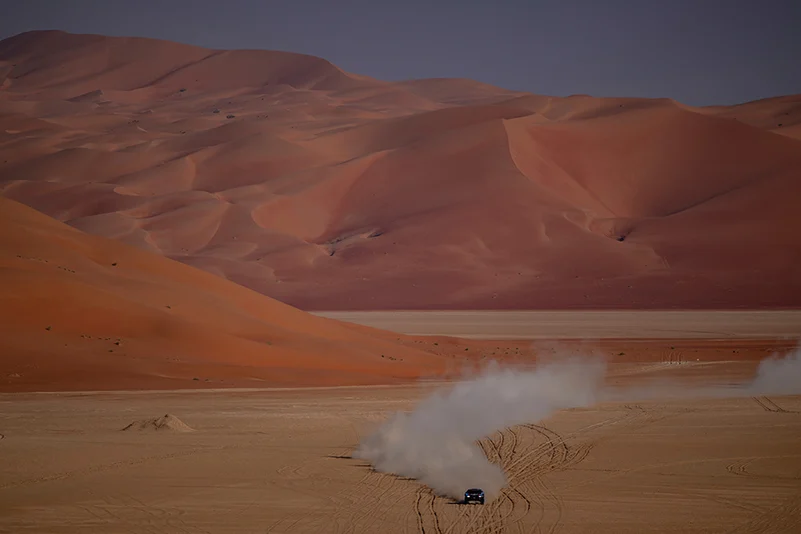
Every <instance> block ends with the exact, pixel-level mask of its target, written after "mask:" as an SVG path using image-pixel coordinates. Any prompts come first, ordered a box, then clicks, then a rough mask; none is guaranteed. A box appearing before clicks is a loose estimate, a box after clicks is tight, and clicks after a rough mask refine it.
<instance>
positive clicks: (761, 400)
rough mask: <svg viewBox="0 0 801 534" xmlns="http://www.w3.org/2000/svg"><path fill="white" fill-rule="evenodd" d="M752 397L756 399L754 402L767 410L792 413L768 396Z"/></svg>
mask: <svg viewBox="0 0 801 534" xmlns="http://www.w3.org/2000/svg"><path fill="white" fill-rule="evenodd" d="M751 398H752V399H753V400H754V402H756V403H757V404H759V406H761V407H762V409H763V410H765V411H766V412H774V413H790V412H789V411H788V410H785V409H784V408H782V407H781V406H779V405H778V404H776V403H775V402H773V400H772V399H770V398H768V397H764V396H762V397H751Z"/></svg>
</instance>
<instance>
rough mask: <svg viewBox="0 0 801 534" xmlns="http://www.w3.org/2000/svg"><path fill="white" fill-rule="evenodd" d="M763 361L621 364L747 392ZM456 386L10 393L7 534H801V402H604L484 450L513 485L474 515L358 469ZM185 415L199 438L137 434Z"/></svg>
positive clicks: (628, 369) (493, 440) (4, 495)
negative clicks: (406, 419)
mask: <svg viewBox="0 0 801 534" xmlns="http://www.w3.org/2000/svg"><path fill="white" fill-rule="evenodd" d="M754 367H755V366H754V364H753V362H747V361H746V362H733V361H718V362H707V363H703V364H702V363H695V364H691V363H686V364H683V365H671V364H668V363H655V364H654V363H651V364H642V363H640V364H626V363H620V364H612V365H610V368H609V373H608V380H610V381H611V382H619V383H626V384H632V383H637V382H638V381H643V380H646V379H653V378H670V379H671V380H676V381H678V382H681V383H684V384H692V383H695V384H697V383H699V381H702V382H704V383H738V382H740V381H744V380H747V378H748V377H749V376H750V375H751V374H752V373H753V369H754ZM438 387H444V384H441V383H421V384H417V385H407V386H361V387H333V388H297V389H268V390H206V391H149V392H132V391H128V392H84V393H41V394H14V395H9V394H4V395H2V396H0V405H2V411H1V413H2V415H1V416H0V425H2V427H1V430H2V432H3V434H4V439H3V440H2V441H0V447H2V458H3V461H2V463H0V480H2V483H0V503H2V504H0V529H2V530H3V531H6V532H54V533H56V532H59V533H60V532H64V533H78V532H97V533H116V532H153V533H156V532H158V533H166V532H170V533H171V532H176V533H178V532H275V533H279V532H337V533H339V532H388V533H389V532H429V533H437V532H442V533H444V532H452V533H456V532H565V533H573V532H627V533H628V532H631V533H635V532H743V533H746V532H748V533H751V532H777V533H778V532H787V533H789V532H795V531H797V529H798V527H799V524H801V508H800V507H801V484H800V483H799V481H800V480H801V449H799V447H798V443H799V435H801V396H772V397H753V398H752V397H740V398H730V399H704V398H700V399H699V398H693V397H692V395H690V396H688V397H687V398H678V399H677V398H673V399H666V400H659V399H656V400H654V399H646V400H644V401H641V402H626V403H618V402H604V403H600V404H598V405H595V406H592V407H588V408H576V409H569V410H564V411H560V412H558V413H556V414H554V415H553V416H551V417H549V418H547V419H545V420H541V421H532V422H531V423H530V424H522V425H516V426H513V427H511V428H507V429H504V430H502V431H499V432H495V433H493V434H492V435H491V436H489V437H487V438H485V439H482V440H481V441H480V444H481V447H482V449H483V450H484V451H485V453H486V455H487V458H488V459H489V460H490V461H492V462H495V463H497V464H499V465H500V466H502V467H503V468H504V470H505V471H506V473H507V476H508V478H509V484H508V486H506V487H505V488H504V489H503V491H502V493H501V496H500V497H499V498H497V499H495V500H493V501H491V502H489V503H487V504H485V505H484V506H480V505H459V504H457V503H456V502H455V501H454V500H452V499H448V498H442V497H438V496H436V495H434V494H433V493H432V492H431V490H430V489H429V488H427V487H426V486H424V485H422V484H421V483H419V482H418V481H416V480H411V479H408V478H401V477H397V476H395V475H392V474H384V473H379V472H376V471H374V470H373V469H371V467H370V465H369V464H368V463H366V462H364V461H362V460H358V459H352V458H351V455H352V453H353V451H354V450H355V449H356V447H357V446H358V444H359V441H360V440H361V439H362V438H363V437H364V436H365V435H366V434H368V433H369V432H371V431H372V430H373V429H374V428H375V426H376V425H377V424H379V423H380V422H381V421H383V420H384V419H385V418H386V417H388V416H389V415H391V414H392V412H394V411H397V410H410V409H413V408H414V405H415V403H416V402H417V401H418V400H419V399H420V398H421V397H422V396H424V395H426V394H428V393H430V391H431V390H432V389H435V388H438ZM167 414H170V415H171V416H173V417H176V418H178V420H179V422H182V423H183V424H185V425H187V426H188V427H190V428H191V431H188V429H186V428H183V427H182V426H171V425H170V424H169V422H168V424H167V425H165V426H164V427H162V428H161V429H156V428H155V427H146V428H144V429H140V428H131V429H128V430H123V429H124V428H125V427H126V426H128V425H129V424H131V423H133V422H135V421H141V420H148V419H155V418H159V417H162V416H164V415H167Z"/></svg>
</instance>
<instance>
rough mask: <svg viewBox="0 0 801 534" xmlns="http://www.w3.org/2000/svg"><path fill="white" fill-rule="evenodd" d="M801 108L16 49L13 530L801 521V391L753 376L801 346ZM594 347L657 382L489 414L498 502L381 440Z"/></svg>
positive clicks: (184, 53)
mask: <svg viewBox="0 0 801 534" xmlns="http://www.w3.org/2000/svg"><path fill="white" fill-rule="evenodd" d="M799 127H801V97H799V96H797V95H786V96H781V97H776V98H772V99H766V100H762V101H757V102H748V103H743V104H741V105H737V106H710V107H693V106H686V105H683V104H681V103H679V102H675V101H673V100H670V99H640V98H594V97H591V96H587V95H572V96H569V97H552V96H541V95H533V94H529V93H520V92H513V91H508V90H504V89H501V88H497V87H492V86H487V85H485V84H479V83H477V82H473V81H470V80H450V79H430V80H411V81H407V82H395V83H390V82H382V81H379V80H375V79H372V78H368V77H365V76H361V75H356V74H351V73H347V72H345V71H343V70H341V69H339V68H338V67H336V66H334V65H332V64H330V63H329V62H327V61H325V60H323V59H321V58H315V57H311V56H304V55H300V54H290V53H285V52H274V51H258V50H256V51H254V50H244V51H241V50H240V51H225V50H207V49H202V48H198V47H192V46H188V45H182V44H178V43H170V42H164V41H156V40H152V39H139V38H111V37H105V36H99V35H74V34H68V33H65V32H28V33H25V34H21V35H18V36H14V37H12V38H9V39H6V40H4V41H2V42H0V532H9V533H18V532H19V533H25V532H31V533H34V532H35V533H42V532H47V533H50V532H53V533H62V532H63V533H78V532H80V533H83V532H88V533H92V532H97V533H117V532H120V533H133V532H136V533H139V532H143V533H172V532H175V533H189V532H207V533H210V532H214V533H216V532H265V533H268V532H269V533H272V532H274V533H281V532H334V533H346V532H352V533H355V532H366V533H371V532H376V533H383V532H387V533H392V532H410V533H411V532H421V533H430V534H431V533H451V534H457V533H461V532H486V533H490V532H512V533H518V532H519V533H524V532H532V533H535V532H536V533H556V532H560V533H573V532H576V533H578V532H582V533H589V532H614V533H640V532H676V533H679V532H742V533H751V532H775V533H785V532H788V533H789V532H797V531H799V529H801V396H799V395H798V394H797V393H799V391H798V390H797V389H796V390H795V391H792V389H793V388H792V387H790V388H789V389H788V388H787V387H785V388H784V389H783V390H781V391H780V392H778V393H776V394H773V393H770V394H762V392H758V393H753V391H752V390H749V389H747V388H744V389H738V387H739V385H742V384H748V383H749V381H751V380H752V379H753V377H754V376H755V375H756V373H757V372H758V369H759V366H760V363H761V362H763V361H765V360H766V359H767V358H770V357H772V356H773V355H785V354H790V353H793V351H794V350H796V346H797V342H798V339H799V337H801V312H799V308H801V274H800V273H801V271H799V269H798V265H800V264H801V263H800V262H801V247H799V246H798V228H799V223H801V218H800V217H801V211H799V210H798V198H799V195H801V182H799V180H798V176H799V171H800V170H801V141H799V140H800V139H801V130H800V129H799ZM577 355H589V356H592V357H596V358H602V359H603V360H604V361H605V362H606V367H605V370H604V376H603V379H604V384H605V387H608V388H611V389H610V391H619V390H622V391H630V392H631V391H635V392H637V393H636V394H634V393H627V394H626V395H622V396H621V397H620V398H617V400H616V399H614V398H606V397H601V398H599V399H597V402H596V401H592V402H585V403H583V405H581V406H559V405H558V403H557V404H555V405H554V406H548V409H547V410H545V412H547V413H546V415H544V416H542V417H533V416H532V417H531V420H526V421H517V422H515V423H514V424H509V425H501V428H497V429H495V428H493V429H492V431H491V432H487V433H486V435H481V436H477V439H476V440H475V442H476V443H478V445H479V446H480V455H481V458H482V461H488V462H489V463H490V464H492V465H495V466H498V467H500V469H501V470H502V471H503V472H504V473H505V477H506V483H505V484H504V485H503V487H502V488H501V490H500V492H499V493H498V495H493V496H492V497H493V498H491V499H489V500H488V501H487V503H486V504H485V505H484V506H478V505H462V504H459V503H458V499H455V498H453V497H452V496H445V495H441V494H438V493H435V492H434V491H433V490H432V489H431V487H429V486H428V485H426V484H425V483H423V482H422V481H421V480H420V478H422V477H409V476H398V475H396V474H393V473H386V472H382V471H381V469H375V467H377V466H375V465H373V464H372V463H371V462H369V461H366V460H364V459H363V458H361V457H360V455H359V454H358V451H359V450H360V447H361V445H362V444H363V443H365V440H366V439H369V437H370V436H372V435H374V432H375V431H376V430H377V429H378V428H380V427H381V425H382V424H384V423H385V422H386V421H387V420H389V419H391V418H392V417H393V415H394V414H396V413H397V412H399V411H400V412H403V413H406V412H407V411H411V412H412V413H415V412H414V411H415V410H416V408H417V407H418V402H419V401H421V399H425V398H427V397H428V395H429V394H432V393H435V392H437V391H448V390H449V388H451V387H453V386H454V385H456V384H460V383H462V382H460V380H463V379H464V377H465V374H467V375H468V376H472V375H471V373H472V374H474V373H476V372H480V370H481V369H483V368H486V367H487V366H488V365H491V362H496V363H498V364H499V365H500V367H501V368H507V367H508V368H510V369H516V370H517V371H516V372H517V373H518V374H520V375H521V376H525V373H528V372H536V370H537V369H539V368H540V366H541V365H544V364H545V363H546V362H549V361H550V362H553V361H562V360H565V361H566V360H569V359H570V358H573V357H575V356H577ZM796 359H799V358H796ZM794 373H795V374H794ZM783 378H785V379H788V378H789V382H787V380H785V386H786V384H787V383H790V385H791V386H792V385H793V384H796V386H798V385H801V377H799V375H798V368H797V367H793V368H788V370H787V373H785V374H784V376H783ZM794 379H797V380H796V382H792V381H793V380H794ZM666 384H668V385H669V388H667V389H664V387H665V385H666ZM546 386H547V381H546ZM556 386H558V384H556ZM627 388H629V389H627ZM660 388H662V389H660ZM544 389H548V388H547V387H545V388H544ZM554 389H559V388H558V387H554ZM563 389H564V388H563ZM720 391H728V392H729V393H727V394H725V395H722V394H720ZM565 392H566V393H568V394H569V393H573V392H571V391H570V389H569V388H567V390H566V391H562V392H559V391H557V393H560V394H563V393H565ZM658 392H663V393H665V395H660V394H658ZM710 392H716V393H715V394H710ZM490 393H491V394H490V395H489V396H486V397H480V398H479V401H480V402H478V404H477V406H476V409H477V410H478V408H482V409H485V410H483V411H482V414H485V415H486V413H490V414H491V413H492V410H498V411H502V410H504V409H506V408H509V406H508V405H504V404H503V402H504V401H503V399H504V398H506V397H505V396H507V394H509V393H510V391H507V390H506V389H505V388H504V387H497V388H495V389H494V390H492V391H491V392H490ZM575 393H576V395H577V396H581V395H582V394H584V393H586V392H585V391H581V390H577V391H575ZM667 393H669V394H667ZM468 400H469V399H468ZM485 401H486V402H485ZM494 401H498V404H497V405H496V404H493V402H494ZM546 401H547V399H546ZM487 410H489V412H487ZM545 412H543V413H545ZM446 415H448V414H447V413H446ZM456 415H458V416H459V417H465V418H466V419H469V418H470V415H471V414H470V412H469V411H468V412H466V413H465V412H464V411H462V412H460V413H458V414H456ZM476 415H478V412H477V413H476ZM482 417H483V416H482ZM476 419H480V418H479V417H477V418H476ZM499 419H502V418H500V417H499ZM444 422H447V420H446V421H444ZM466 426H469V425H467V424H466ZM420 436H421V437H423V438H425V434H421V435H420ZM401 437H402V438H403V436H401ZM405 438H406V439H408V438H409V436H405ZM413 444H414V443H413V441H412V442H410V445H413ZM446 445H447V444H443V446H446ZM457 445H458V444H457ZM412 449H413V447H412ZM424 460H425V458H423V459H421V461H422V462H423V463H424Z"/></svg>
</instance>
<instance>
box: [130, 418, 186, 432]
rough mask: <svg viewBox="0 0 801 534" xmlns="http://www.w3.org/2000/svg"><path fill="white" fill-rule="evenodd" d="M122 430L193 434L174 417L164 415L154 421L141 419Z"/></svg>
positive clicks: (184, 424)
mask: <svg viewBox="0 0 801 534" xmlns="http://www.w3.org/2000/svg"><path fill="white" fill-rule="evenodd" d="M123 430H169V431H172V432H194V430H195V429H194V428H192V427H190V426H189V425H187V424H186V423H184V422H183V421H181V420H180V419H178V418H177V417H175V416H174V415H170V414H166V415H163V416H161V417H156V418H154V419H141V420H139V421H134V422H133V423H131V424H130V425H128V426H126V427H125V428H123Z"/></svg>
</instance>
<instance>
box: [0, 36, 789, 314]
mask: <svg viewBox="0 0 801 534" xmlns="http://www.w3.org/2000/svg"><path fill="white" fill-rule="evenodd" d="M0 80H3V81H2V90H0V192H2V195H3V196H5V197H7V198H10V199H14V200H17V201H19V202H22V203H24V204H27V205H29V206H31V207H33V208H35V209H37V210H41V211H42V212H44V213H46V214H48V215H50V216H52V217H55V218H57V219H58V220H60V221H63V222H66V223H67V224H69V225H71V226H73V227H75V228H78V229H81V230H82V231H85V232H88V233H90V234H96V235H100V236H105V237H110V238H114V239H117V240H120V241H123V242H125V243H127V244H130V245H134V246H136V247H139V248H142V249H146V250H148V251H151V252H156V253H158V254H162V255H164V256H167V257H169V258H172V259H175V260H178V261H180V262H183V263H186V264H188V265H191V266H195V267H199V268H201V269H204V270H206V271H208V272H210V273H213V274H215V275H218V276H222V277H224V278H227V279H229V280H231V281H233V282H235V283H238V284H241V285H244V286H246V287H248V288H251V289H253V290H255V291H257V292H260V293H263V294H266V295H269V296H271V297H274V298H277V299H279V300H281V301H283V302H286V303H289V304H292V305H294V306H298V307H301V308H303V309H309V310H313V309H318V310H319V309H330V310H335V309H393V308H394V309H398V308H418V309H420V308H422V309H443V308H444V309H459V308H462V309H469V308H518V309H524V308H532V309H536V308H628V307H649V308H670V307H680V308H732V307H785V306H790V307H792V306H798V305H800V304H801V276H800V275H799V274H798V269H797V265H798V264H799V261H800V260H801V247H799V246H798V238H797V234H798V230H799V229H801V212H799V210H797V209H796V208H795V204H796V201H795V199H797V198H800V197H801V181H799V180H798V176H799V173H801V139H799V137H800V136H799V135H798V131H797V129H798V127H799V124H801V99H800V98H799V97H797V96H787V97H781V98H776V99H769V100H764V101H759V102H752V103H747V104H743V105H740V106H731V107H709V108H692V107H688V106H684V105H682V104H680V103H677V102H674V101H671V100H668V99H641V98H593V97H589V96H572V97H567V98H556V97H548V96H538V95H532V94H527V93H515V92H511V91H506V90H503V89H500V88H496V87H492V86H488V85H484V84H480V83H477V82H473V81H470V80H445V79H432V80H414V81H408V82H400V83H387V82H382V81H379V80H374V79H371V78H368V77H364V76H358V75H354V74H351V73H347V72H344V71H342V70H341V69H339V68H337V67H336V66H334V65H332V64H331V63H329V62H327V61H325V60H323V59H320V58H315V57H311V56H304V55H300V54H290V53H284V52H271V51H254V50H248V51H222V50H206V49H201V48H196V47H191V46H186V45H181V44H176V43H169V42H163V41H154V40H149V39H134V38H125V39H123V38H108V37H102V36H85V35H71V34H66V33H62V32H29V33H26V34H22V35H19V36H16V37H13V38H10V39H7V40H5V41H2V42H0ZM779 124H781V126H779Z"/></svg>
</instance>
